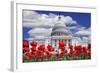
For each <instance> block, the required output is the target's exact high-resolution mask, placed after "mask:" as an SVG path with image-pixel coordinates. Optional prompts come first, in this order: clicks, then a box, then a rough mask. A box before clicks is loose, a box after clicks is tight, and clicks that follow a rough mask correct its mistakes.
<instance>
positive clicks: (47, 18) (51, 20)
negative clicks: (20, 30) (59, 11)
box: [23, 11, 77, 28]
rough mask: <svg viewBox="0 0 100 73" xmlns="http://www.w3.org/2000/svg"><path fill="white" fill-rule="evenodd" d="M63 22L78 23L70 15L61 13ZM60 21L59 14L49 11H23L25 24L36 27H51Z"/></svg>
mask: <svg viewBox="0 0 100 73" xmlns="http://www.w3.org/2000/svg"><path fill="white" fill-rule="evenodd" d="M60 17H61V22H62V23H66V24H77V22H76V21H75V20H73V19H72V17H70V16H63V15H60ZM57 22H58V15H55V14H52V13H49V14H48V15H47V14H39V13H37V12H35V11H23V26H24V27H29V28H34V27H45V28H51V27H53V26H54V24H55V23H57Z"/></svg>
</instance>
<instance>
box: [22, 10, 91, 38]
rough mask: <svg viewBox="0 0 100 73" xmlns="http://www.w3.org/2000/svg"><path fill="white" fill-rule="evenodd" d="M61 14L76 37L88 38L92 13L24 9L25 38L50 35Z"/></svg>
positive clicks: (62, 19)
mask: <svg viewBox="0 0 100 73" xmlns="http://www.w3.org/2000/svg"><path fill="white" fill-rule="evenodd" d="M59 15H60V16H61V22H63V23H64V24H65V25H66V27H67V29H68V30H69V31H70V32H71V33H72V35H73V36H74V37H79V38H82V37H83V39H84V38H85V39H87V36H90V28H91V14H90V13H82V12H57V11H36V10H23V39H32V38H44V37H48V36H50V33H51V32H52V28H53V26H54V24H55V23H56V22H57V20H58V17H59ZM44 34H45V35H44Z"/></svg>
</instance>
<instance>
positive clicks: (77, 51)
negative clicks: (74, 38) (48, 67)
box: [23, 40, 91, 62]
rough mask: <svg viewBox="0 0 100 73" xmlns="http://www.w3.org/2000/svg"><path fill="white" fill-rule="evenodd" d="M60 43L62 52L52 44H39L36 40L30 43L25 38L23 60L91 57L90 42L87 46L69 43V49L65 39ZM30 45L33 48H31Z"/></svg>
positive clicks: (58, 59) (37, 60)
mask: <svg viewBox="0 0 100 73" xmlns="http://www.w3.org/2000/svg"><path fill="white" fill-rule="evenodd" d="M58 44H59V48H58V50H60V52H55V48H54V47H52V46H51V45H50V44H48V45H47V46H45V45H44V44H41V45H39V44H38V43H37V42H35V41H32V42H31V43H29V42H28V41H27V40H23V62H45V61H66V60H85V59H91V44H88V46H87V47H84V46H82V45H76V46H73V45H69V46H68V49H67V50H66V48H65V43H64V41H60V42H59V43H58ZM29 45H30V46H31V48H29ZM54 52H55V53H54Z"/></svg>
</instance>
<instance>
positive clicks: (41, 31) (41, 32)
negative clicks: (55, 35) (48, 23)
mask: <svg viewBox="0 0 100 73" xmlns="http://www.w3.org/2000/svg"><path fill="white" fill-rule="evenodd" d="M51 31H52V29H51V28H50V29H46V28H34V29H31V30H29V31H28V34H29V36H30V37H34V38H45V37H48V36H50V34H51Z"/></svg>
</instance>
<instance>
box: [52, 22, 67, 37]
mask: <svg viewBox="0 0 100 73" xmlns="http://www.w3.org/2000/svg"><path fill="white" fill-rule="evenodd" d="M68 34H69V32H68V30H67V28H66V25H65V24H64V23H63V22H62V21H60V20H59V21H58V22H57V23H56V24H55V25H54V27H53V29H52V33H51V36H63V35H64V36H68Z"/></svg>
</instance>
